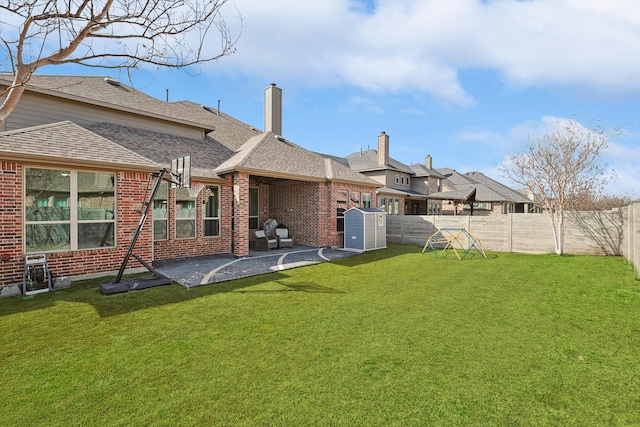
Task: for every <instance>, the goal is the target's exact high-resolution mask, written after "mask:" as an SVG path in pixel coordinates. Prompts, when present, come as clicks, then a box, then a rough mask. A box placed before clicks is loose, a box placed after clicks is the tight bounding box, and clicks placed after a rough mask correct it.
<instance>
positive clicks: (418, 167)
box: [410, 163, 446, 178]
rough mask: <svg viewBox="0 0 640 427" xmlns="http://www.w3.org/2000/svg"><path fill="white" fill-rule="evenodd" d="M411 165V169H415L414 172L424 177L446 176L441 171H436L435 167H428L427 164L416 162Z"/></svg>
mask: <svg viewBox="0 0 640 427" xmlns="http://www.w3.org/2000/svg"><path fill="white" fill-rule="evenodd" d="M410 167H411V170H412V171H413V173H415V174H416V176H417V177H423V176H427V177H429V176H432V177H434V178H446V177H445V176H444V175H442V174H441V173H439V172H436V171H435V170H433V169H429V168H428V167H426V166H425V165H422V164H420V163H414V164H412V165H411V166H410Z"/></svg>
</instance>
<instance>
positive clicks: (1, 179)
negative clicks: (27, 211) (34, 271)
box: [0, 161, 24, 286]
mask: <svg viewBox="0 0 640 427" xmlns="http://www.w3.org/2000/svg"><path fill="white" fill-rule="evenodd" d="M21 195H22V166H20V165H18V164H17V163H15V162H5V161H2V162H0V286H2V285H5V284H9V283H17V282H18V278H19V280H20V281H21V280H22V269H23V268H24V267H23V264H22V197H21Z"/></svg>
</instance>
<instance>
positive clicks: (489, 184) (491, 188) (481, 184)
mask: <svg viewBox="0 0 640 427" xmlns="http://www.w3.org/2000/svg"><path fill="white" fill-rule="evenodd" d="M437 171H438V172H439V173H441V174H443V175H444V176H446V179H445V180H444V181H443V184H444V185H445V186H447V187H448V188H450V189H452V190H453V191H455V190H457V189H460V188H468V187H470V186H473V187H475V188H476V189H477V191H476V201H478V202H514V203H528V202H531V200H529V199H527V198H526V197H525V196H523V195H522V194H520V193H518V192H517V191H515V190H512V189H510V188H509V187H507V186H506V185H503V184H501V183H499V182H497V181H494V180H493V179H491V178H489V177H487V176H485V175H483V174H482V173H480V172H468V173H466V174H464V175H463V174H461V173H459V172H456V171H455V170H454V169H450V168H439V169H437ZM442 194H446V192H443V193H442ZM429 197H431V195H429ZM452 200H453V199H452Z"/></svg>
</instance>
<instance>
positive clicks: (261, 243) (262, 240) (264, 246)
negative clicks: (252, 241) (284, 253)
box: [255, 230, 278, 251]
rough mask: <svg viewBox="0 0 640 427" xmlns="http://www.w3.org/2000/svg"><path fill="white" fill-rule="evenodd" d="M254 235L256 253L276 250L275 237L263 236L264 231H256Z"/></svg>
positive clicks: (276, 240)
mask: <svg viewBox="0 0 640 427" xmlns="http://www.w3.org/2000/svg"><path fill="white" fill-rule="evenodd" d="M255 233H256V250H257V251H268V250H269V249H276V248H277V247H278V239H277V238H275V237H267V236H266V235H265V234H264V230H257V231H256V232H255Z"/></svg>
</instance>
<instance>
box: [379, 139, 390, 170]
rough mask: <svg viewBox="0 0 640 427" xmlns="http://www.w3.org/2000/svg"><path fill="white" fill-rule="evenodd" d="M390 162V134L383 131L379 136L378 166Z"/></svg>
mask: <svg viewBox="0 0 640 427" xmlns="http://www.w3.org/2000/svg"><path fill="white" fill-rule="evenodd" d="M388 164H389V135H387V134H386V133H384V131H382V132H381V133H380V135H379V136H378V166H385V165H388Z"/></svg>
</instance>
